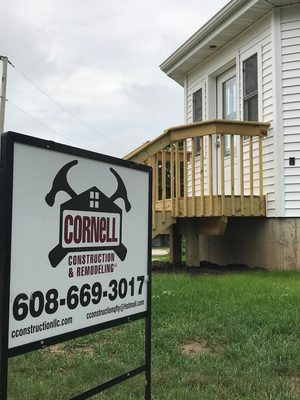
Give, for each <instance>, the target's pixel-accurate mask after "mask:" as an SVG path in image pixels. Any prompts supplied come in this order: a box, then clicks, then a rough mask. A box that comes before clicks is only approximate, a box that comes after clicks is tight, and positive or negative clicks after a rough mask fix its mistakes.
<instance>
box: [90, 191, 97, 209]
mask: <svg viewBox="0 0 300 400" xmlns="http://www.w3.org/2000/svg"><path fill="white" fill-rule="evenodd" d="M90 208H99V192H92V191H91V192H90Z"/></svg>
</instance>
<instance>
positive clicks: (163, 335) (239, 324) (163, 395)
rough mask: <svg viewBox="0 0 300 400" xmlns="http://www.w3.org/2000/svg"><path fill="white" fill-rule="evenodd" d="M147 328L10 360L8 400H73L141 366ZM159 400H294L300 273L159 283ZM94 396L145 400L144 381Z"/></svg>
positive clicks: (138, 325) (299, 354) (140, 325)
mask: <svg viewBox="0 0 300 400" xmlns="http://www.w3.org/2000/svg"><path fill="white" fill-rule="evenodd" d="M143 346H144V322H143V321H138V322H134V323H131V324H128V325H126V326H122V327H119V328H114V329H110V330H107V331H104V332H99V333H97V334H95V335H90V336H86V337H82V338H79V339H77V340H72V341H69V342H66V343H65V344H63V345H57V346H54V347H52V348H49V349H45V350H42V351H38V352H33V353H30V354H26V355H23V356H19V357H15V358H13V359H11V360H10V362H9V400H19V399H20V400H21V399H22V400H24V399H30V400H34V399H37V400H48V399H51V400H52V399H56V400H59V399H68V398H69V397H71V396H72V395H73V396H74V395H75V394H77V393H79V392H81V391H83V390H85V389H88V388H90V387H92V386H95V385H97V384H99V383H101V382H103V381H105V380H107V379H110V378H112V377H114V376H116V375H117V374H122V373H124V372H126V371H128V370H130V369H133V368H135V367H138V366H139V365H141V364H142V363H143ZM152 350H153V362H152V369H153V382H152V385H153V399H157V400H163V399H170V400H171V399H172V400H177V399H178V400H182V399H186V400H194V399H195V400H200V399H203V400H225V399H226V400H237V399H244V400H273V399H274V400H288V399H289V400H295V399H299V398H300V397H299V393H300V273H296V272H274V273H267V272H260V273H258V272H257V273H243V274H226V275H218V276H189V275H172V274H169V275H163V274H157V275H154V276H153V340H152ZM94 398H95V399H111V400H119V399H120V400H131V399H132V400H133V399H134V400H135V399H136V400H137V399H143V375H140V376H137V377H135V378H134V379H130V380H128V381H127V382H126V383H123V384H121V385H119V386H117V387H115V388H112V389H109V390H108V391H107V392H104V393H103V394H102V395H97V396H95V397H94Z"/></svg>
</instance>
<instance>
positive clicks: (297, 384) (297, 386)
mask: <svg viewBox="0 0 300 400" xmlns="http://www.w3.org/2000/svg"><path fill="white" fill-rule="evenodd" d="M293 389H294V393H295V394H296V395H299V394H300V377H299V376H298V377H296V378H294V379H293Z"/></svg>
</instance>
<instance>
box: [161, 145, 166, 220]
mask: <svg viewBox="0 0 300 400" xmlns="http://www.w3.org/2000/svg"><path fill="white" fill-rule="evenodd" d="M161 188H162V193H161V200H162V223H163V224H164V223H165V222H166V151H165V150H162V152H161Z"/></svg>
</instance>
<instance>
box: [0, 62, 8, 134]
mask: <svg viewBox="0 0 300 400" xmlns="http://www.w3.org/2000/svg"><path fill="white" fill-rule="evenodd" d="M0 60H1V61H2V79H1V95H0V134H2V133H3V132H4V118H5V103H6V83H7V64H8V58H7V57H5V56H0Z"/></svg>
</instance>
